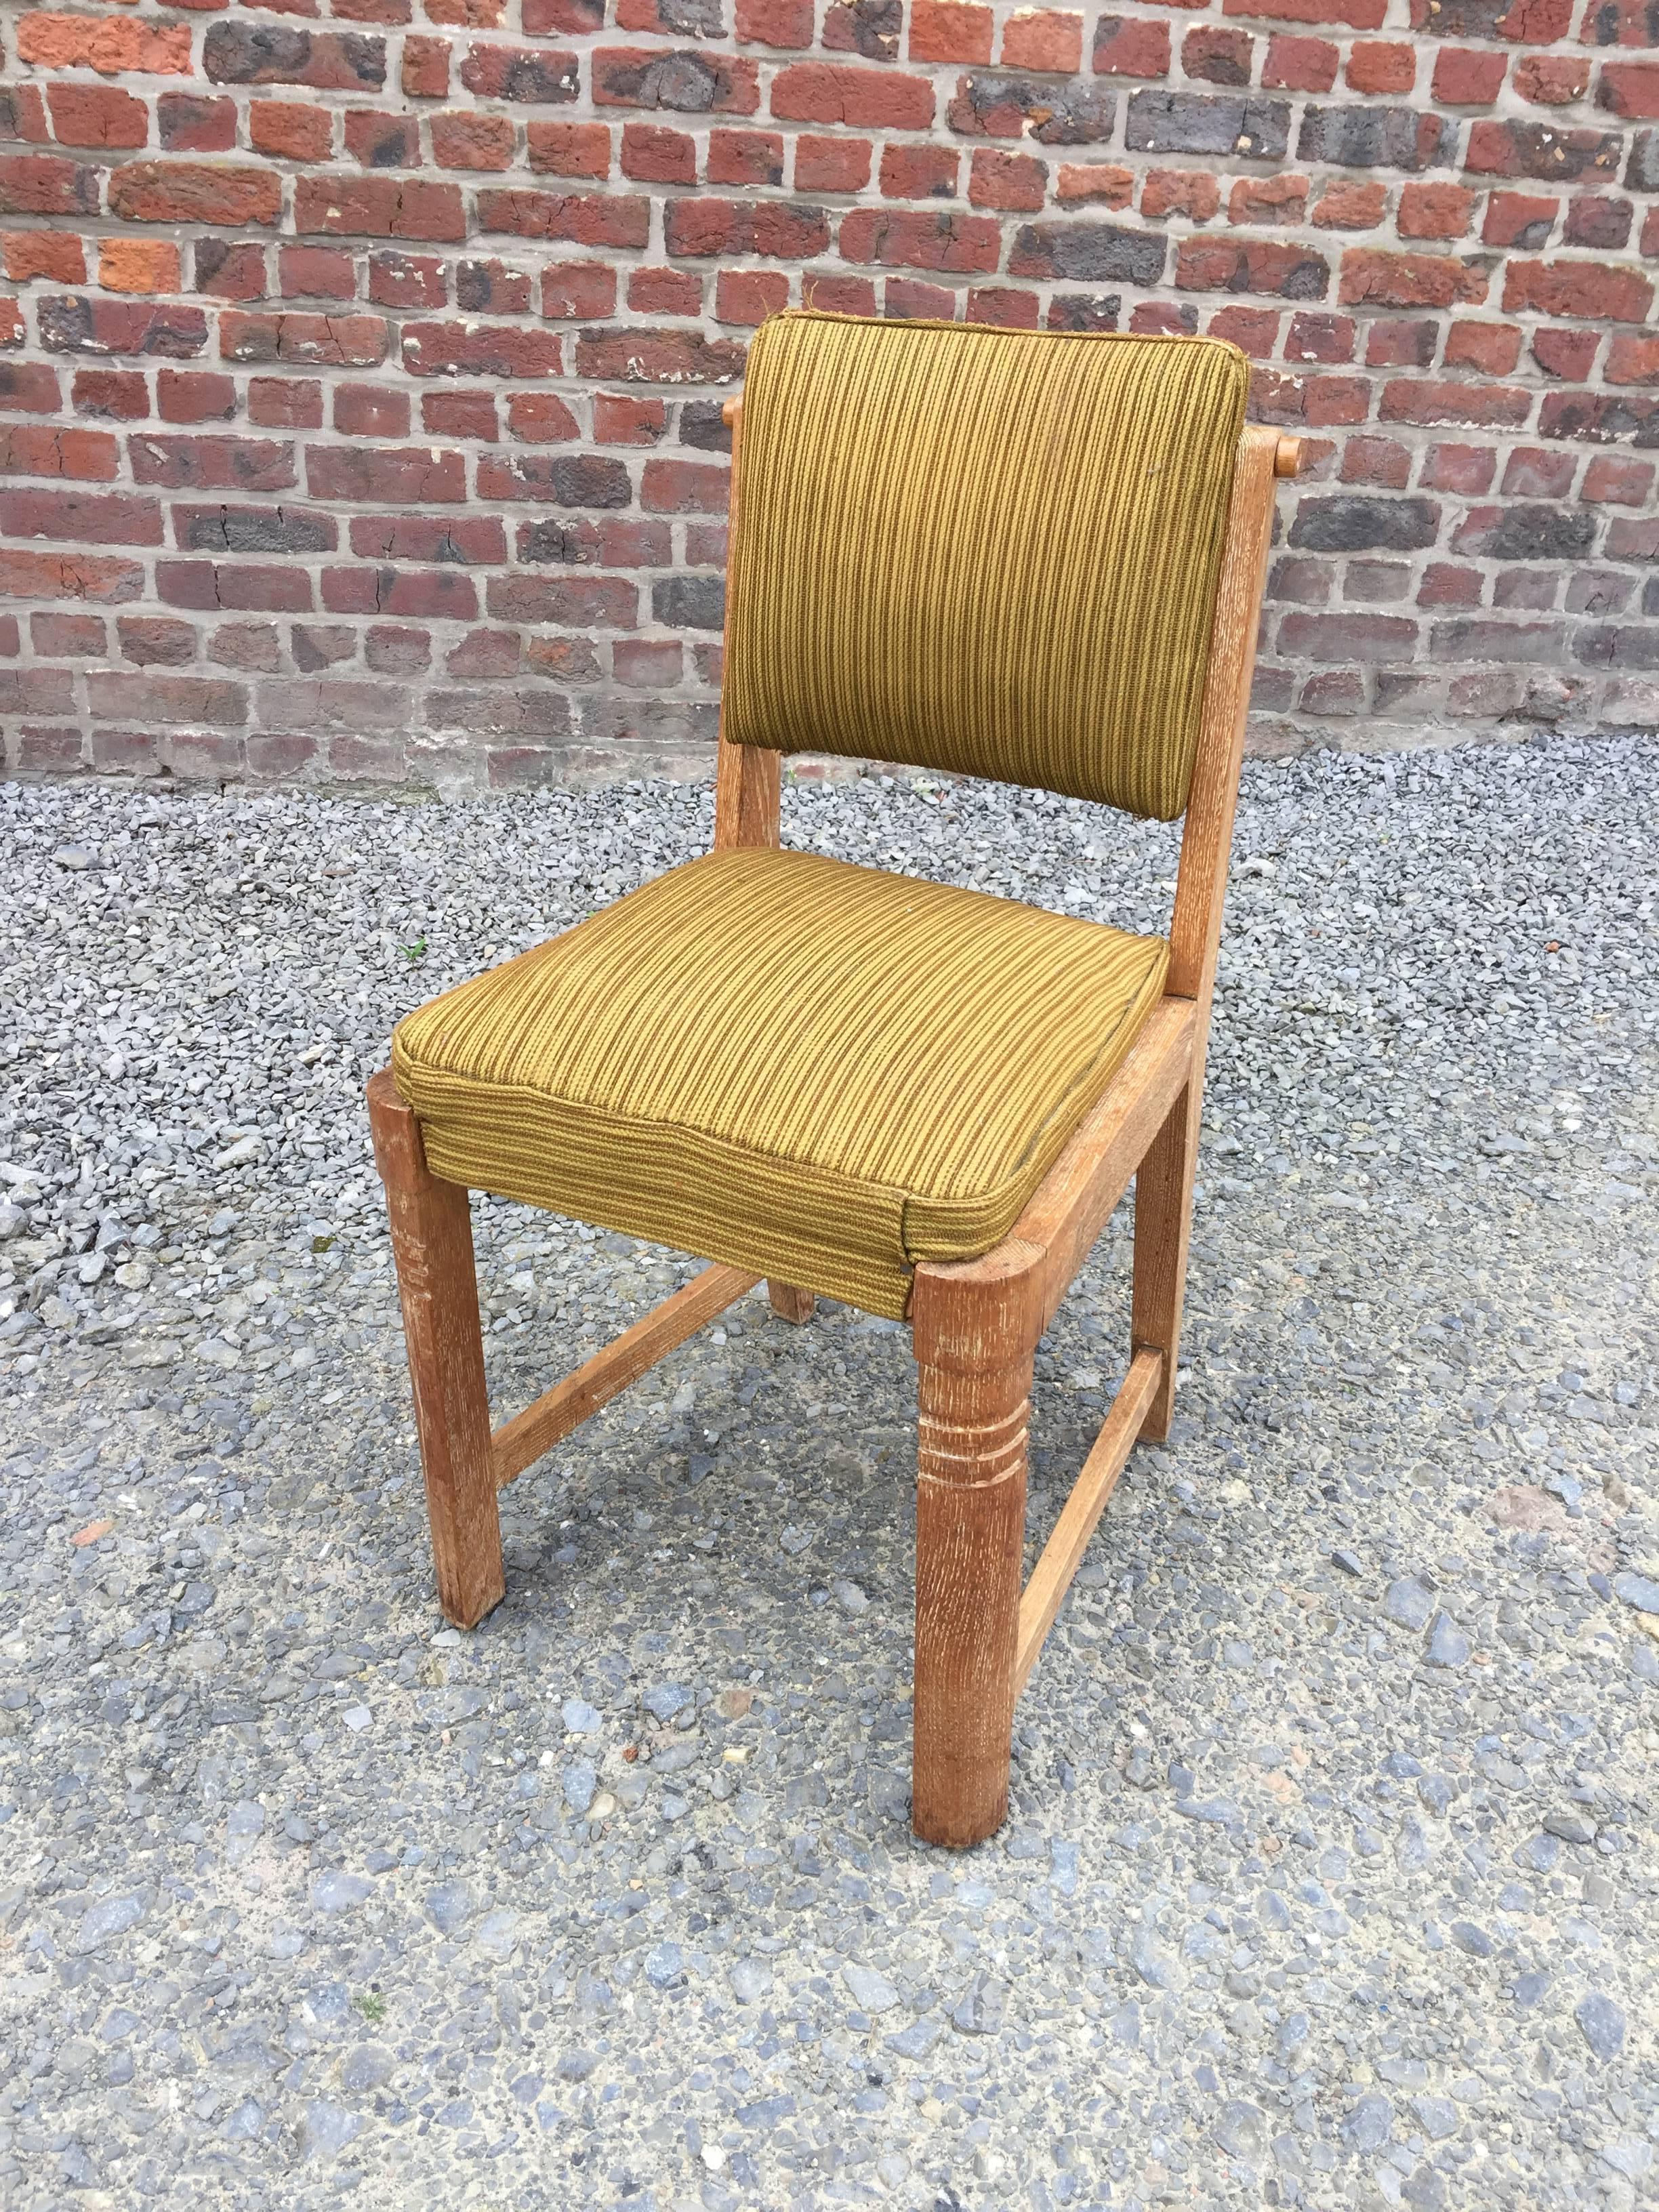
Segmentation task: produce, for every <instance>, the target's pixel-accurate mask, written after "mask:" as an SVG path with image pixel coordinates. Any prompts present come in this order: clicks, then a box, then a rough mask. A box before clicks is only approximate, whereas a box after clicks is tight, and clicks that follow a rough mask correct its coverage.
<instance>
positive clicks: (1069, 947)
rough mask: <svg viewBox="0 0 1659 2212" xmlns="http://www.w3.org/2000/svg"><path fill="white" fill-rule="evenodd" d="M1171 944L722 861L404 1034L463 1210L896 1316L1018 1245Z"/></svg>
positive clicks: (544, 951) (411, 1073) (778, 857)
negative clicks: (730, 1271) (1019, 1228)
mask: <svg viewBox="0 0 1659 2212" xmlns="http://www.w3.org/2000/svg"><path fill="white" fill-rule="evenodd" d="M1167 965H1168V947H1167V946H1166V945H1165V944H1164V940H1163V939H1161V938H1150V937H1135V936H1129V935H1127V934H1125V933H1123V932H1121V931H1119V930H1115V929H1109V928H1106V927H1103V925H1101V924H1100V923H1097V922H1091V921H1079V920H1078V919H1076V918H1074V917H1073V916H1070V915H1054V914H1048V913H1046V912H1043V911H1042V910H1041V909H1040V908H1035V907H1029V906H1024V905H1022V904H1020V903H1018V902H1016V901H1014V900H1012V899H1004V898H995V897H991V896H987V895H985V894H984V893H981V892H978V891H967V890H954V889H951V888H949V887H947V886H945V885H942V884H932V883H922V882H918V881H915V880H914V879H912V878H908V877H903V876H895V875H889V874H885V873H883V872H880V871H878V870H876V869H872V868H862V867H855V866H850V865H848V863H846V862H844V861H840V860H828V859H824V858H822V857H820V856H818V855H817V854H807V853H791V852H774V851H750V850H744V851H727V852H718V853H713V854H708V856H706V857H705V858H703V859H702V860H693V861H691V862H690V863H689V864H688V865H686V866H684V867H679V868H676V869H673V870H671V872H669V873H668V874H666V875H664V876H660V877H658V878H656V879H655V880H654V881H653V882H651V883H648V884H645V885H643V886H642V887H641V889H640V890H635V891H632V892H630V893H629V895H628V896H626V897H624V898H622V899H619V900H618V901H617V902H616V904H615V905H613V906H611V907H608V908H605V910H604V911H603V912H601V913H599V914H597V915H592V916H591V917H590V918H589V919H588V920H587V921H584V922H582V923H580V925H579V926H578V927H575V928H574V929H572V930H569V931H568V932H566V933H565V934H564V935H562V936H561V937H557V938H555V939H552V940H551V941H550V942H549V943H548V944H545V945H538V946H536V947H535V948H534V949H533V950H532V951H528V952H525V953H522V954H520V956H519V957H517V958H515V959H513V960H509V961H507V962H505V963H503V964H502V965H501V966H500V967H498V968H495V969H490V970H489V972H488V973H487V974H485V975H480V976H478V977H477V978H476V979H475V980H474V981H471V982H469V983H464V984H462V985H461V986H459V987H458V988H457V989H455V990H453V991H447V992H446V993H445V994H443V996H442V997H441V998H438V999H435V1000H432V1001H431V1002H430V1003H429V1004H428V1005H427V1006H422V1007H420V1008H419V1009H418V1010H417V1011H416V1012H414V1013H412V1014H410V1015H409V1016H408V1017H407V1018H405V1019H404V1021H403V1022H401V1023H400V1024H398V1030H397V1033H396V1036H395V1038H394V1041H393V1048H392V1072H393V1075H394V1078H395V1080H396V1082H397V1085H398V1091H399V1092H400V1093H401V1094H402V1096H403V1097H404V1100H405V1101H406V1103H408V1104H409V1106H410V1108H411V1109H413V1111H414V1113H415V1115H416V1118H417V1119H418V1121H419V1122H420V1125H421V1133H422V1141H423V1143H424V1146H425V1150H426V1155H427V1160H428V1165H429V1166H430V1168H431V1170H432V1172H433V1173H434V1174H435V1175H436V1176H441V1177H442V1178H443V1179H445V1180H446V1181H447V1182H458V1183H465V1184H466V1185H468V1186H469V1187H471V1188H476V1189H484V1190H490V1191H494V1192H496V1193H498V1194H501V1195H502V1196H504V1197H508V1198H514V1199H520V1200H526V1201H527V1202H529V1203H530V1204H532V1205H535V1206H547V1207H550V1208H551V1209H553V1210H554V1211H556V1212H561V1213H565V1214H569V1215H574V1216H575V1217H577V1218H580V1219H582V1220H586V1221H591V1222H594V1223H597V1224H599V1225H602V1226H604V1227H606V1228H611V1229H617V1230H622V1231H626V1232H627V1233H629V1234H630V1235H633V1236H636V1237H647V1238H650V1239H652V1240H653V1241H654V1242H657V1243H665V1244H671V1245H675V1246H678V1248H679V1249H682V1250H684V1251H689V1252H694V1253H696V1254H699V1255H703V1256H705V1257H708V1258H709V1259H714V1260H723V1261H728V1262H730V1263H732V1265H735V1266H738V1267H749V1268H752V1269H753V1270H754V1271H755V1272H756V1273H766V1274H769V1275H772V1276H774V1277H776V1278H780V1279H783V1280H786V1281H788V1282H792V1283H798V1284H800V1285H803V1286H804V1287H806V1288H808V1289H811V1290H814V1291H823V1292H825V1293H828V1294H829V1295H830V1296H833V1297H841V1298H844V1299H846V1300H847V1301H848V1303H850V1304H854V1305H858V1306H861V1307H863V1308H864V1309H866V1310H867V1311H869V1312H872V1313H878V1314H885V1315H889V1316H892V1317H893V1318H895V1319H898V1318H901V1317H902V1316H903V1314H904V1311H905V1307H906V1303H907V1300H908V1294H909V1286H910V1272H911V1269H912V1268H913V1267H914V1266H915V1263H916V1262H917V1261H921V1260H933V1261H948V1260H961V1259H969V1258H972V1257H974V1256H975V1255H978V1254H980V1253H981V1252H985V1251H988V1250H989V1249H990V1248H991V1247H992V1246H993V1245H994V1244H995V1243H998V1242H999V1241H1000V1238H1001V1237H1004V1236H1006V1233H1007V1231H1009V1230H1010V1229H1011V1228H1012V1225H1013V1224H1014V1222H1015V1220H1016V1219H1017V1218H1018V1215H1019V1213H1020V1212H1021V1210H1022V1208H1023V1207H1024V1204H1025V1202H1026V1200H1027V1199H1028V1198H1029V1197H1030V1194H1031V1192H1032V1191H1033V1190H1034V1189H1035V1188H1036V1184H1037V1183H1038V1182H1040V1181H1041V1180H1042V1176H1043V1175H1044V1173H1045V1172H1046V1171H1047V1170H1048V1167H1049V1166H1050V1165H1051V1164H1052V1163H1053V1161H1054V1158H1055V1157H1056V1155H1057V1154H1058V1153H1059V1152H1060V1148H1061V1146H1063V1145H1064V1144H1065V1142H1066V1138H1067V1137H1068V1136H1069V1135H1070V1134H1071V1133H1072V1131H1073V1129H1074V1128H1075V1127H1077V1124H1078V1122H1079V1121H1080V1120H1081V1119H1082V1117H1083V1115H1085V1113H1086V1112H1087V1111H1088V1110H1089V1109H1090V1107H1091V1106H1092V1105H1093V1104H1094V1103H1095V1102H1096V1100H1097V1098H1098V1097H1100V1095H1101V1093H1102V1092H1103V1090H1104V1089H1105V1087H1106V1085H1107V1084H1108V1083H1109V1081H1110V1079H1111V1077H1112V1074H1113V1073H1114V1071H1115V1069H1116V1067H1117V1066H1119V1064H1120V1063H1121V1060H1122V1059H1123V1057H1124V1055H1125V1054H1126V1053H1127V1051H1128V1049H1129V1047H1130V1045H1131V1044H1132V1043H1133V1040H1134V1036H1135V1034H1136V1031H1137V1030H1139V1027H1140V1024H1142V1022H1143V1021H1144V1020H1145V1018H1146V1015H1147V1014H1148V1012H1150V1011H1151V1009H1152V1006H1154V1005H1155V1004H1156V1003H1157V1000H1158V998H1159V996H1160V994H1161V993H1162V989H1163V984H1164V973H1165V969H1166V967H1167Z"/></svg>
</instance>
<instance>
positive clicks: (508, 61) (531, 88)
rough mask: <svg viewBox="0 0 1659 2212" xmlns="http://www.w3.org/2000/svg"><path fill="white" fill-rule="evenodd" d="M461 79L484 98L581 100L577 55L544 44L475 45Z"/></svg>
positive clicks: (527, 102)
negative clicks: (551, 49)
mask: <svg viewBox="0 0 1659 2212" xmlns="http://www.w3.org/2000/svg"><path fill="white" fill-rule="evenodd" d="M612 51H613V52H615V51H616V50H614V49H613V50H612ZM635 58H636V59H643V58H644V57H635ZM659 58H661V59H665V60H668V61H678V60H680V59H682V58H684V57H681V56H678V55H672V56H665V57H659ZM599 60H600V56H599V55H598V54H596V55H595V56H594V65H595V70H596V83H595V89H594V98H595V99H598V98H599V97H600V94H599V89H598V84H597V70H598V66H599ZM460 78H461V83H462V84H463V86H464V87H465V89H466V90H467V91H468V92H471V93H476V94H477V96H478V97H479V98H480V99H481V100H511V101H512V102H513V105H514V106H520V107H529V106H538V107H545V106H563V105H565V104H567V103H568V102H569V101H571V100H575V99H577V98H578V97H579V96H580V91H581V79H580V67H579V65H578V64H577V60H576V57H575V55H574V54H567V53H559V52H550V51H549V50H548V49H546V48H545V47H541V46H472V47H471V48H469V50H468V52H467V55H466V58H465V61H463V62H462V64H461V70H460ZM681 104H682V103H680V102H679V101H677V100H634V101H632V102H630V105H632V106H636V107H656V106H664V107H673V106H679V105H681ZM705 104H706V103H703V102H701V101H700V102H697V103H696V105H698V106H702V105H705Z"/></svg>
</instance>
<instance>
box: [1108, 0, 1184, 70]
mask: <svg viewBox="0 0 1659 2212" xmlns="http://www.w3.org/2000/svg"><path fill="white" fill-rule="evenodd" d="M1094 67H1095V70H1096V71H1097V74H1099V75H1100V76H1145V77H1159V76H1168V75H1169V74H1170V27H1169V25H1168V24H1167V23H1149V22H1147V21H1145V20H1144V19H1143V18H1141V17H1139V16H1135V15H1103V16H1102V17H1101V18H1100V20H1099V21H1098V22H1097V24H1096V25H1095V47H1094Z"/></svg>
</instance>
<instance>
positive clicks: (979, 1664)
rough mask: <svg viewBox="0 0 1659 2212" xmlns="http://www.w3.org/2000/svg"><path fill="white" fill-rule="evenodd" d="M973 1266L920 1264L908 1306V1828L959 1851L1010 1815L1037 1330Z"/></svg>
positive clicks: (999, 1283) (998, 1284)
mask: <svg viewBox="0 0 1659 2212" xmlns="http://www.w3.org/2000/svg"><path fill="white" fill-rule="evenodd" d="M1036 1256H1038V1255H1033V1257H1036ZM974 1267H975V1263H971V1262H970V1263H969V1265H968V1266H967V1267H962V1268H959V1269H957V1270H954V1271H953V1270H951V1269H949V1268H939V1269H937V1270H934V1269H923V1268H918V1270H917V1287H916V1294H915V1299H914V1301H913V1308H912V1319H913V1326H914V1330H915V1346H916V1365H917V1380H918V1395H919V1401H920V1404H919V1411H920V1417H921V1418H920V1423H919V1437H918V1453H917V1470H916V1473H917V1481H916V1648H915V1708H914V1716H913V1717H914V1731H915V1735H914V1741H915V1749H914V1765H913V1768H912V1775H911V1793H910V1796H911V1802H910V1823H911V1826H912V1827H913V1828H914V1829H915V1832H916V1834H917V1835H918V1836H920V1837H921V1839H922V1840H923V1842H924V1843H930V1844H945V1845H948V1846H949V1847H950V1848H951V1849H952V1850H965V1849H966V1848H967V1847H968V1845H969V1844H977V1843H980V1842H982V1841H983V1839H984V1838H986V1837H987V1836H989V1835H994V1833H995V1832H996V1831H997V1829H998V1828H1000V1826H1001V1825H1002V1822H1003V1819H1004V1817H1005V1815H1006V1813H1007V1810H1008V1759H1009V1750H1010V1746H1011V1742H1012V1735H1013V1720H1014V1661H1015V1655H1016V1650H1017V1647H1018V1630H1019V1596H1020V1572H1021V1568H1022V1565H1023V1564H1024V1540H1025V1471H1026V1455H1027V1421H1028V1419H1029V1416H1030V1390H1031V1367H1032V1354H1033V1351H1034V1349H1035V1344H1036V1335H1037V1333H1038V1329H1039V1328H1040V1326H1041V1323H1040V1322H1036V1324H1032V1323H1031V1322H1030V1310H1031V1300H1030V1298H1029V1297H1027V1296H1025V1295H1024V1292H1025V1291H1026V1287H1027V1286H1026V1285H1025V1284H1024V1282H1014V1283H1011V1282H1010V1280H1009V1279H1007V1278H1006V1276H1005V1277H1003V1278H1002V1279H995V1278H991V1279H981V1280H978V1281H976V1280H975V1276H974ZM953 1274H954V1276H955V1280H954V1281H951V1280H950V1278H951V1277H952V1275H953ZM925 1278H927V1279H926V1280H925ZM1011 1291H1012V1292H1013V1293H1014V1294H1013V1295H1012V1296H1011V1295H1010V1292H1011Z"/></svg>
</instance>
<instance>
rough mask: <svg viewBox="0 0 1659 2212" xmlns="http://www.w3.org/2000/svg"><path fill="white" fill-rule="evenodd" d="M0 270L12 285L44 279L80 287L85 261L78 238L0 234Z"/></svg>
mask: <svg viewBox="0 0 1659 2212" xmlns="http://www.w3.org/2000/svg"><path fill="white" fill-rule="evenodd" d="M0 268H3V269H4V270H5V272H6V275H7V276H9V278H10V280H11V282H12V283H14V284H27V283H30V282H31V281H32V280H33V278H35V277H37V276H44V277H45V278H46V282H47V283H49V284H84V283H85V282H86V281H87V257H86V254H85V252H84V250H83V249H82V244H81V241H80V240H79V239H78V238H76V237H74V236H73V235H72V234H70V233H69V232H67V231H62V230H7V231H0Z"/></svg>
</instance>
